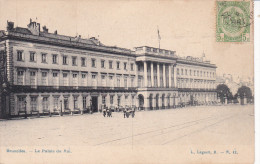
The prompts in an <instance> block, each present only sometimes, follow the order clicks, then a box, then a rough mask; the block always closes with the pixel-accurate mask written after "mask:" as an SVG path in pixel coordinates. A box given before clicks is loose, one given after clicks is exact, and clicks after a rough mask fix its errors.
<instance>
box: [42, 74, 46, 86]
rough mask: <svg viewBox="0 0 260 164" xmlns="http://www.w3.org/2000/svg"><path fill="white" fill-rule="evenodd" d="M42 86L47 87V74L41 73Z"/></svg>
mask: <svg viewBox="0 0 260 164" xmlns="http://www.w3.org/2000/svg"><path fill="white" fill-rule="evenodd" d="M42 85H47V72H42Z"/></svg>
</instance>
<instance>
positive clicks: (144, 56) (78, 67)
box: [0, 20, 217, 118]
mask: <svg viewBox="0 0 260 164" xmlns="http://www.w3.org/2000/svg"><path fill="white" fill-rule="evenodd" d="M0 59H1V60H0V61H1V62H0V68H1V73H0V77H1V81H0V82H1V91H0V92H1V96H0V104H1V106H0V110H1V112H0V117H1V118H6V117H12V116H17V115H22V114H24V113H26V114H35V113H36V114H38V115H39V114H43V113H55V112H61V111H62V112H63V113H66V112H68V113H74V112H79V113H84V112H85V111H88V110H89V109H91V110H92V112H97V111H99V110H100V109H101V108H102V107H103V106H104V105H105V106H106V107H109V108H113V109H118V108H125V107H126V106H128V107H132V106H134V107H137V109H139V110H155V109H165V108H175V107H179V106H185V105H199V104H212V103H215V102H216V101H217V94H216V90H215V89H216V85H215V81H216V65H214V64H211V63H210V62H209V61H205V59H204V58H193V57H191V56H188V57H185V58H184V57H179V56H177V55H176V52H175V51H171V50H165V49H158V48H153V47H148V46H142V47H136V48H135V49H134V50H130V49H125V48H119V47H111V46H105V45H103V44H102V43H101V42H100V41H99V40H97V39H96V38H90V39H83V38H81V36H77V37H70V36H64V35H59V34H58V32H57V31H55V32H54V33H50V32H48V29H47V27H46V26H43V28H42V30H41V28H40V24H39V23H37V22H34V21H32V20H30V23H29V24H28V27H27V28H22V27H14V23H13V22H7V28H6V30H2V31H0Z"/></svg>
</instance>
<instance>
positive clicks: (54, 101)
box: [53, 97, 59, 109]
mask: <svg viewBox="0 0 260 164" xmlns="http://www.w3.org/2000/svg"><path fill="white" fill-rule="evenodd" d="M53 106H54V108H55V109H58V107H59V97H54V99H53Z"/></svg>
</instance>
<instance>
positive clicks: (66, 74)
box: [62, 73, 69, 86]
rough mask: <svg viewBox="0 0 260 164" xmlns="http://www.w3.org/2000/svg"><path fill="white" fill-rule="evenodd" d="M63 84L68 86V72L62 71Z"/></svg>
mask: <svg viewBox="0 0 260 164" xmlns="http://www.w3.org/2000/svg"><path fill="white" fill-rule="evenodd" d="M62 75H63V85H64V86H69V78H68V73H63V74H62Z"/></svg>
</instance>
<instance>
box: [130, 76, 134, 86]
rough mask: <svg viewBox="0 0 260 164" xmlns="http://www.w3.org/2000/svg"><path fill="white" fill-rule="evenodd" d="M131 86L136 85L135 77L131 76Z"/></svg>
mask: <svg viewBox="0 0 260 164" xmlns="http://www.w3.org/2000/svg"><path fill="white" fill-rule="evenodd" d="M131 87H134V77H132V78H131Z"/></svg>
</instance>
